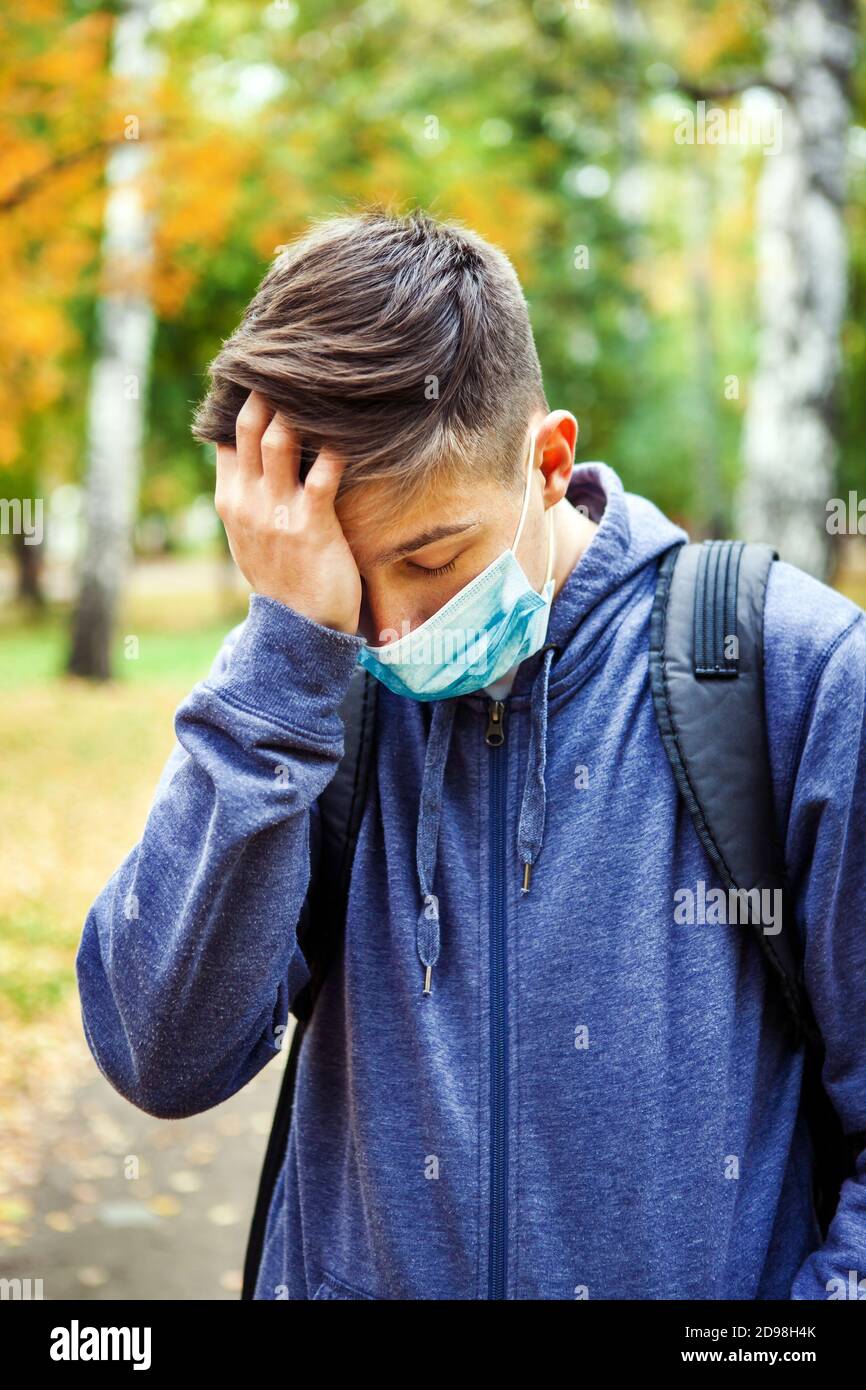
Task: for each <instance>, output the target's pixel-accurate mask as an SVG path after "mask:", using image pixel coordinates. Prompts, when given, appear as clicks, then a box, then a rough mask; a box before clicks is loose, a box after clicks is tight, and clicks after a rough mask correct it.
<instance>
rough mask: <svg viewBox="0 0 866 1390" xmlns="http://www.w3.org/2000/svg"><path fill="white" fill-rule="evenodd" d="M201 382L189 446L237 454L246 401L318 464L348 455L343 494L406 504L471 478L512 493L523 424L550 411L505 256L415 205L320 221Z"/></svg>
mask: <svg viewBox="0 0 866 1390" xmlns="http://www.w3.org/2000/svg"><path fill="white" fill-rule="evenodd" d="M209 373H210V379H211V384H210V389H209V391H208V393H207V395H206V397H205V398H204V400H203V401H202V402H201V404H200V405H199V407H198V409H197V410H196V413H195V419H194V423H193V427H192V432H193V435H194V436H195V438H196V439H198V440H199V441H200V442H202V443H205V442H211V443H229V444H234V442H235V419H236V417H237V413H238V411H239V410H240V407H241V405H242V404H243V402H244V400H245V399H246V396H247V393H248V392H249V391H250V390H256V391H258V392H260V393H261V394H262V395H263V396H264V397H265V398H266V399H267V400H268V401H269V402H270V403H271V405H272V406H273V407H274V408H275V409H276V410H278V411H279V412H280V413H281V414H282V415H284V416H285V417H286V419H287V420H288V421H289V422H290V424H291V425H292V426H293V427H294V428H295V429H296V430H297V431H298V432H299V434H300V435H301V437H302V439H303V440H304V443H305V445H307V446H311V447H312V450H313V454H315V453H317V452H318V450H319V449H321V448H322V447H324V446H325V445H327V446H328V447H329V448H331V449H333V450H334V452H335V453H337V454H338V455H339V456H340V457H341V458H343V459H344V460H345V468H344V472H343V477H342V480H341V487H340V495H341V496H342V495H344V494H345V492H346V491H347V490H348V489H350V488H352V487H354V486H356V485H358V484H360V483H365V482H368V481H370V480H372V479H380V478H392V479H394V481H395V482H397V483H399V500H401V501H403V502H408V501H409V496H410V495H412V496H413V497H417V496H418V495H419V494H420V493H422V492H423V491H424V490H425V489H426V488H427V487H429V486H430V485H431V484H433V483H435V482H437V481H439V480H440V479H442V478H443V477H444V478H446V479H448V480H453V479H455V478H456V477H457V476H458V475H459V474H460V473H464V476H465V470H467V469H473V470H476V471H479V472H483V471H487V472H488V473H489V474H490V475H491V476H493V477H498V478H500V479H501V480H502V481H503V482H505V483H507V484H509V485H511V484H512V483H514V484H519V482H520V481H521V480H522V471H521V465H522V464H523V462H524V461H525V453H524V450H525V447H526V443H527V432H528V426H529V418H530V416H531V414H532V413H533V411H534V410H536V409H537V408H541V409H542V410H543V411H544V412H545V413H546V412H547V410H548V405H547V400H546V398H545V395H544V388H543V386H542V380H541V368H540V365H539V361H538V355H537V352H536V349H535V343H534V340H533V336H532V329H531V327H530V323H529V314H528V311H527V307H526V301H525V299H524V296H523V292H522V290H521V287H520V282H519V280H518V278H517V274H516V272H515V270H514V267H513V266H512V264H511V262H510V261H509V259H508V257H507V256H506V255H505V253H504V252H503V251H501V250H500V249H499V248H498V247H496V246H493V245H491V244H490V243H488V242H487V241H485V240H484V239H483V238H482V237H480V236H478V235H477V234H476V233H475V232H472V231H471V230H469V229H468V228H466V227H464V226H463V225H462V224H461V223H458V222H455V221H448V222H443V221H439V220H437V219H435V218H434V217H432V216H431V215H430V214H428V213H427V212H425V211H423V210H421V209H415V210H414V211H412V212H410V213H408V214H406V215H396V214H394V213H392V212H390V211H388V210H386V209H385V208H383V207H381V206H378V205H376V206H368V207H366V208H363V209H361V210H360V211H356V212H352V213H344V214H341V215H338V216H335V217H330V218H321V219H318V220H316V221H314V222H313V223H312V224H311V226H310V228H309V230H308V231H307V232H305V233H304V235H302V236H300V237H298V238H297V239H296V240H294V241H293V242H291V243H290V244H288V245H287V246H281V247H278V248H277V255H276V258H275V260H274V261H273V263H272V265H271V267H270V269H269V270H268V272H267V274H266V275H265V278H264V279H263V281H262V283H261V284H260V286H259V288H258V290H257V291H256V294H255V297H254V298H253V300H252V302H251V303H250V305H249V307H248V309H247V311H246V313H245V315H244V318H243V320H242V322H241V324H240V326H239V327H238V328H237V330H236V331H235V332H234V333H233V334H232V336H231V337H230V338H228V339H227V340H226V341H225V342H224V344H223V346H222V349H221V351H220V352H219V353H218V354H217V356H216V357H215V358H214V360H213V362H212V363H211V364H210V367H209ZM395 500H397V499H395Z"/></svg>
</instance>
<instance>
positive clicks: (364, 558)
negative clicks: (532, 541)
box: [336, 478, 503, 569]
mask: <svg viewBox="0 0 866 1390" xmlns="http://www.w3.org/2000/svg"><path fill="white" fill-rule="evenodd" d="M502 495H503V488H502V485H501V483H499V484H497V483H495V482H492V481H490V480H485V482H484V483H481V482H479V481H478V480H476V479H472V480H466V479H464V480H455V481H448V482H445V481H442V482H439V483H437V484H435V485H434V486H432V487H429V488H426V489H425V490H424V491H423V492H421V493H420V494H418V495H417V496H414V497H413V496H412V495H411V494H409V495H407V496H406V497H405V499H404V498H401V497H400V483H399V480H397V479H392V478H389V479H377V480H376V481H375V482H371V483H362V484H360V485H359V486H358V487H354V488H352V489H351V490H350V491H349V492H347V493H346V494H345V495H344V496H343V497H340V498H338V499H337V504H336V510H337V516H338V517H339V520H340V525H341V526H342V528H343V532H344V534H345V537H346V540H347V541H348V542H349V547H350V549H351V551H352V554H353V555H354V557H355V560H356V562H357V564H358V566H359V567H360V568H362V569H364V568H366V567H368V566H373V565H374V564H375V563H376V561H377V560H378V559H379V558H380V557H382V556H385V555H387V554H388V552H389V551H392V550H396V549H398V548H399V547H400V546H401V545H404V544H406V543H407V542H409V541H412V540H415V538H416V537H419V536H423V535H426V534H428V533H432V532H434V531H436V530H438V529H439V528H444V527H449V526H457V525H461V524H462V525H467V524H470V523H473V522H474V523H475V524H476V526H477V523H478V522H484V521H488V520H490V519H491V513H492V511H493V510H496V509H498V507H497V500H498V499H500V498H501V497H502ZM500 505H501V504H500ZM419 544H420V542H419ZM427 544H432V540H429V541H428V542H427Z"/></svg>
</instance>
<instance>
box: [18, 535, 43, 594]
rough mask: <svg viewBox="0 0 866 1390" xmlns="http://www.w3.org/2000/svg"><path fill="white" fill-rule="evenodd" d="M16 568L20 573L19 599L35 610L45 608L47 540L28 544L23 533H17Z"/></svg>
mask: <svg viewBox="0 0 866 1390" xmlns="http://www.w3.org/2000/svg"><path fill="white" fill-rule="evenodd" d="M12 544H13V550H14V554H15V566H16V570H17V573H18V599H19V601H20V602H21V603H29V604H30V605H31V607H33V608H43V607H44V606H45V595H44V594H43V592H42V561H43V558H44V555H45V538H44V536H43V538H42V540H40V541H39V542H38V543H34V544H28V542H27V540H26V538H25V536H24V534H23V532H18V531H16V532H15V533H14V535H13V537H12Z"/></svg>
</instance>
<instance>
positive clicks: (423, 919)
mask: <svg viewBox="0 0 866 1390" xmlns="http://www.w3.org/2000/svg"><path fill="white" fill-rule="evenodd" d="M566 497H567V500H568V501H569V502H570V503H571V505H572V506H574V507H584V508H585V509H586V512H587V515H588V516H589V517H590V519H591V520H592V521H594V522H596V523H597V525H598V530H597V531H596V532H595V534H594V535H593V537H592V540H591V541H590V543H589V545H588V546H587V548H586V550H585V551H584V553H583V554H582V555H581V557H580V559H579V560H578V562H577V564H576V565H575V566H574V568H573V569H572V571H571V573H570V574H569V576H568V578H567V579H566V581H565V583H564V584H563V586H562V588H561V589H560V591H559V593H558V594H557V595H556V596H555V598H554V600H553V603H552V605H551V611H550V620H549V622H548V629H547V636H546V639H545V642H544V645H543V646H542V647H541V649H540V651H538V652H536V653H535V655H534V656H532V657H530V658H528V659H527V660H526V661H524V662H522V663H521V665H520V666H519V667H518V670H517V674H516V675H515V678H514V683H513V685H512V688H511V694H510V696H509V697H508V708H516V709H521V708H525V707H526V705H527V704H528V705H529V708H530V739H529V755H528V758H527V767H526V778H525V781H524V786H523V794H522V798H521V806H520V818H519V822H518V829H517V844H516V847H515V853H516V855H517V859H518V862H519V865H520V870H521V874H522V886H521V891H522V892H523V893H528V892H529V890H530V885H531V881H532V867H533V865H534V863H535V861H536V859H537V858H538V856H539V854H540V853H541V848H542V844H543V841H544V822H545V813H546V807H547V787H546V783H545V768H546V765H547V724H548V707H549V704H550V701H551V699H552V698H556V697H557V696H559V695H562V694H565V693H567V692H568V691H571V690H573V689H574V688H575V686H576V685H578V684H581V683H582V682H583V680H585V679H586V676H587V675H588V674H589V672H590V671H591V670H592V669H593V668H594V667H595V665H596V663H597V662H598V661H600V660H602V659H603V657H604V652H605V649H606V647H607V644H608V642H609V641H610V640H611V639H612V637H613V635H614V632H615V628H616V623H617V621H618V619H619V618H620V616H621V615H622V614H623V613H625V612H626V611H627V609H628V608H629V606H630V605H631V604H632V603H633V602H634V599H635V597H636V595H637V593H638V592H639V590H640V588H641V586H642V584H643V583H644V582H645V572H646V569H647V566H649V565H653V564H654V562H655V561H657V560H658V558H659V556H660V555H662V554H663V553H664V552H665V551H666V550H668V549H670V547H671V546H672V545H682V544H684V543H685V542H686V541H687V540H688V535H687V534H686V532H685V531H683V530H682V529H681V528H680V527H679V526H675V525H674V523H673V522H671V521H669V520H668V518H667V517H666V516H664V515H663V513H662V512H660V511H659V510H658V508H657V507H655V506H654V505H653V504H652V503H651V502H648V501H647V500H646V498H643V497H637V496H634V495H633V494H631V493H627V492H625V491H624V489H623V486H622V483H621V482H620V480H619V478H618V477H617V475H616V473H615V472H614V471H613V469H612V468H609V467H608V466H607V465H606V464H604V463H584V464H578V465H576V466H575V468H574V469H573V472H572V476H571V481H570V483H569V486H568V491H567V493H566ZM488 698H489V697H487V696H486V695H483V694H472V695H463V696H459V697H458V698H457V699H453V700H439V701H436V702H434V705H433V713H432V716H431V720H430V728H429V732H428V736H427V749H426V754H425V759H424V777H423V783H422V788H421V802H420V806H419V810H418V831H417V841H416V866H417V873H418V889H419V895H420V900H421V907H420V910H419V913H418V921H417V926H416V943H417V950H418V957H419V960H420V961H421V964H422V966H423V967H424V993H425V994H426V995H429V994H431V993H432V979H433V967H434V966H435V964H436V962H437V960H438V959H439V950H440V941H441V936H440V922H439V900H438V897H437V895H436V893H435V892H434V877H435V867H436V850H437V846H438V840H439V822H440V818H441V814H442V785H443V780H444V775H445V763H446V760H447V757H448V748H449V745H450V742H451V730H452V727H453V723H454V714H455V710H456V706H457V703H458V700H460V699H462V700H469V701H476V702H478V703H479V704H481V703H482V702H484V703H487V702H488Z"/></svg>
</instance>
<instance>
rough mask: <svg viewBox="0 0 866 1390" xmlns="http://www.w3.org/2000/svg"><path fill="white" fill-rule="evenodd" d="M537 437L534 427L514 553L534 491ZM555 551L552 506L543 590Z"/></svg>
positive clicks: (513, 546)
mask: <svg viewBox="0 0 866 1390" xmlns="http://www.w3.org/2000/svg"><path fill="white" fill-rule="evenodd" d="M535 437H536V431H535V430H534V429H533V430H530V433H529V462H528V464H527V469H526V488H525V491H524V496H523V508H522V510H521V513H520V520H519V522H518V523H517V533H516V535H515V537H514V540H513V542H512V545H511V550H512V553H513V554H516V552H517V547H518V545H519V544H520V537H521V534H522V532H523V523H524V522H525V520H526V513H527V512H528V510H529V498H530V494H531V491H532V489H531V486H530V484H531V482H532V468H533V464H534V463H535ZM553 553H554V534H553V508H552V507H548V509H547V574H546V575H545V577H544V583H543V584H542V586H541V588H542V592H543V591H544V590H545V589H546V588H547V585H548V584H549V583H550V580H551V579H552V577H553Z"/></svg>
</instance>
